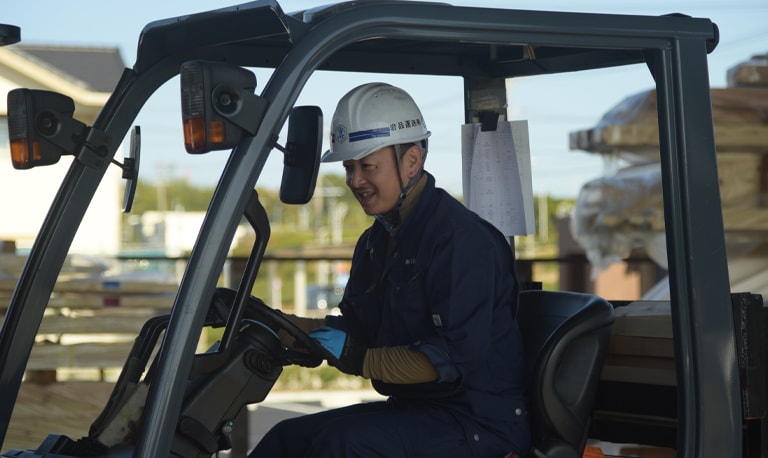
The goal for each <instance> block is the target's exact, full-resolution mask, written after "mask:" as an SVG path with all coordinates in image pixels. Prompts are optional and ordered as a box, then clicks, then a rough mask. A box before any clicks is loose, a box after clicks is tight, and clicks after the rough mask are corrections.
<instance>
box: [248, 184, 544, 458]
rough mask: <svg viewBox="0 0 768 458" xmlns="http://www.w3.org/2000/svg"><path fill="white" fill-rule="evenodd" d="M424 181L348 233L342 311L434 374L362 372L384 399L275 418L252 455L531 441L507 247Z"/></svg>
mask: <svg viewBox="0 0 768 458" xmlns="http://www.w3.org/2000/svg"><path fill="white" fill-rule="evenodd" d="M427 178H428V181H427V183H426V186H425V188H424V190H423V192H422V195H421V196H420V197H419V200H418V202H416V204H415V206H414V208H413V210H412V211H411V213H410V214H409V215H408V216H407V217H406V219H405V220H404V221H403V222H402V224H401V225H400V226H399V227H398V228H397V230H396V232H395V234H394V238H395V247H394V250H393V252H392V253H391V254H389V255H388V247H387V246H388V243H389V238H390V233H389V232H387V230H386V229H385V227H384V225H383V224H382V223H381V222H379V221H376V222H374V224H373V225H372V226H371V227H370V228H369V229H367V230H366V232H364V233H363V235H362V236H361V237H360V239H359V240H358V243H357V246H356V248H355V252H354V256H353V259H352V269H351V272H350V277H349V282H348V284H347V287H346V289H345V294H344V298H345V299H344V301H343V302H342V305H341V307H342V315H341V316H339V317H328V318H327V319H326V320H327V322H328V324H329V325H330V326H334V327H338V328H341V329H343V330H345V331H346V332H348V333H349V335H350V336H351V337H352V338H353V339H354V340H355V341H356V342H358V343H359V344H362V345H365V346H367V347H369V348H372V347H386V346H401V345H408V346H410V348H412V349H414V350H418V351H421V352H423V353H424V354H425V355H426V356H427V358H428V359H429V360H430V362H431V363H432V364H433V366H434V367H435V369H436V371H437V374H438V380H437V381H436V382H429V383H420V384H392V383H385V382H383V381H381V380H372V381H371V382H372V385H373V387H374V388H375V389H376V391H378V392H379V393H381V394H383V395H385V396H388V400H387V401H381V402H372V403H365V404H359V405H353V406H350V407H345V408H341V409H334V410H329V411H326V412H321V413H318V414H312V415H306V416H303V417H298V418H295V419H291V420H286V421H284V422H281V423H279V424H278V425H276V426H275V427H274V428H273V429H272V430H271V431H270V432H269V433H268V434H267V435H266V436H265V438H264V439H263V440H262V442H261V443H260V444H259V446H257V448H256V449H254V451H253V452H252V454H251V455H250V456H252V457H278V456H286V457H288V456H290V457H310V456H311V457H349V456H360V457H369V456H385V457H419V458H423V457H429V456H435V457H440V458H447V457H471V456H476V457H503V456H504V455H505V454H506V453H509V452H512V451H515V452H517V453H519V454H521V455H523V452H526V451H527V450H528V448H529V444H530V433H529V426H528V419H527V416H526V413H525V398H524V390H525V388H524V382H523V379H524V377H523V370H524V369H523V349H522V341H521V335H520V331H519V329H518V327H517V322H516V313H517V301H518V292H519V289H518V283H517V274H516V270H515V264H514V254H513V252H512V250H511V248H510V247H509V244H508V242H507V240H506V239H505V237H504V236H503V235H502V234H501V233H500V232H499V231H497V230H496V229H495V228H494V227H493V226H492V225H490V224H489V223H487V222H486V221H484V220H482V219H481V218H480V217H479V216H477V215H476V214H475V213H473V212H471V211H470V210H468V209H467V208H466V207H464V206H463V205H462V204H461V203H460V202H458V201H457V200H455V199H454V198H453V197H451V196H450V195H449V194H448V193H447V192H445V191H444V190H442V189H440V188H436V187H435V181H434V178H433V177H432V176H431V175H428V177H427Z"/></svg>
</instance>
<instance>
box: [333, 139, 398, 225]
mask: <svg viewBox="0 0 768 458" xmlns="http://www.w3.org/2000/svg"><path fill="white" fill-rule="evenodd" d="M343 165H344V170H345V171H346V175H347V186H349V189H350V190H352V194H354V196H355V198H356V199H357V201H358V202H360V206H361V207H363V211H365V213H366V214H367V215H384V214H386V213H388V212H389V211H390V210H392V209H393V208H394V207H395V204H396V203H397V198H398V197H399V196H400V180H399V179H398V173H399V171H398V170H397V164H396V163H395V153H394V148H393V147H391V146H387V147H384V148H381V149H379V150H376V151H374V152H373V153H371V154H369V155H367V156H365V157H364V158H362V159H359V160H347V161H344V162H343ZM405 182H407V180H406V181H404V183H405Z"/></svg>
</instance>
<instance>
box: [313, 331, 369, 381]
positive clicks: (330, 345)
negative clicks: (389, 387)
mask: <svg viewBox="0 0 768 458" xmlns="http://www.w3.org/2000/svg"><path fill="white" fill-rule="evenodd" d="M309 337H311V338H313V339H315V340H316V341H317V342H318V343H319V344H320V345H322V346H323V348H325V350H327V352H328V354H327V355H326V360H327V361H328V364H330V365H331V366H333V367H335V368H337V369H338V370H340V371H341V372H344V373H345V374H350V375H363V360H364V359H365V352H366V351H368V349H367V348H365V347H361V346H360V345H357V344H355V342H354V341H353V340H352V338H351V337H350V336H349V335H347V333H346V332H344V331H342V330H340V329H336V328H332V327H330V326H321V327H319V328H317V329H315V330H314V331H312V332H310V333H309Z"/></svg>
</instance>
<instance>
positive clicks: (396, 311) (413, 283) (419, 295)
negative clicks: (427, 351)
mask: <svg viewBox="0 0 768 458" xmlns="http://www.w3.org/2000/svg"><path fill="white" fill-rule="evenodd" d="M387 286H388V288H387V290H388V291H387V294H388V296H389V300H388V301H387V305H386V307H387V308H388V312H389V313H388V316H389V317H390V319H391V320H393V331H394V332H395V333H397V334H401V335H400V336H399V337H400V338H401V339H403V342H402V343H410V342H412V341H414V340H417V339H419V338H421V337H422V336H423V335H424V333H425V332H426V330H427V329H428V323H429V321H428V319H429V316H430V314H429V307H428V304H427V301H426V291H425V288H424V272H423V271H422V270H421V269H420V268H419V266H418V265H417V264H416V263H415V262H413V263H405V264H401V265H399V266H398V268H396V269H392V270H391V271H390V272H389V275H388V276H387Z"/></svg>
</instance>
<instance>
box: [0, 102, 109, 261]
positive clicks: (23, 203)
mask: <svg viewBox="0 0 768 458" xmlns="http://www.w3.org/2000/svg"><path fill="white" fill-rule="evenodd" d="M6 121H7V118H5V117H0V131H2V134H0V240H12V241H15V242H16V247H17V249H18V250H19V251H20V252H26V251H28V250H29V249H30V248H31V247H32V244H33V242H34V239H35V237H36V236H37V233H38V232H39V230H40V227H41V226H42V224H43V221H44V219H45V215H46V214H47V212H48V208H49V207H50V205H51V203H52V202H53V199H54V197H55V196H56V193H57V191H58V189H59V186H60V185H61V182H62V180H63V179H64V176H65V175H66V172H67V169H68V168H69V165H70V164H71V162H72V160H73V157H72V156H64V157H62V159H61V161H59V163H57V164H55V165H51V166H47V167H36V168H33V169H29V170H16V169H14V168H13V166H12V165H11V152H10V145H9V144H8V127H7V122H6ZM121 149H122V148H121ZM119 157H122V153H121V152H120V151H118V158H119ZM121 181H122V180H121V171H120V170H119V169H118V168H117V167H115V166H111V167H110V169H109V170H108V171H107V173H106V175H105V177H104V179H103V180H102V182H101V185H100V186H99V189H98V192H97V193H96V195H95V196H94V199H93V201H92V203H91V206H90V207H89V208H88V211H87V212H86V214H85V218H84V219H83V223H82V224H81V226H80V229H79V230H78V233H77V235H76V237H75V240H74V241H73V243H72V248H71V249H70V253H75V254H87V255H106V256H109V255H115V254H117V253H118V250H119V244H120V214H121V207H122V187H123V186H122V184H121Z"/></svg>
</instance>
